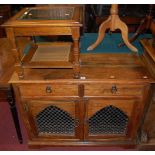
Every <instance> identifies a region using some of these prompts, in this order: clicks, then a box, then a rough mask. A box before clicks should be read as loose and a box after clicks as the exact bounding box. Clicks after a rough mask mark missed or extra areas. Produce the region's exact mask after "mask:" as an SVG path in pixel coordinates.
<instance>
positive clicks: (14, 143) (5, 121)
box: [0, 102, 123, 151]
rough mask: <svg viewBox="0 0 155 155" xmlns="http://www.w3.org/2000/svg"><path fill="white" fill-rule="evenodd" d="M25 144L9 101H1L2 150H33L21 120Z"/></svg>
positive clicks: (104, 149) (79, 148) (68, 149)
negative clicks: (17, 132)
mask: <svg viewBox="0 0 155 155" xmlns="http://www.w3.org/2000/svg"><path fill="white" fill-rule="evenodd" d="M20 125H21V131H22V135H23V144H19V142H18V138H17V135H16V130H15V127H14V123H13V119H12V116H11V112H10V109H9V105H8V103H7V102H0V151H31V150H36V149H29V148H28V146H27V134H26V130H25V128H24V125H23V123H22V121H21V120H20ZM37 150H41V151H46V150H48V151H108V150H110V151H115V150H116V151H121V150H122V151H123V149H122V148H117V147H110V148H109V147H48V148H41V149H37Z"/></svg>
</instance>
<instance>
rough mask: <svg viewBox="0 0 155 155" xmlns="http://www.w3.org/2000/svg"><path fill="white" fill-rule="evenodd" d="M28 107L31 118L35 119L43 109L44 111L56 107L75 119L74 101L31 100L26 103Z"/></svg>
mask: <svg viewBox="0 0 155 155" xmlns="http://www.w3.org/2000/svg"><path fill="white" fill-rule="evenodd" d="M28 105H29V107H30V110H31V114H32V116H33V117H36V115H37V114H38V113H40V112H41V111H42V110H43V109H45V108H46V107H48V106H51V105H52V106H56V107H58V108H60V109H63V110H64V111H66V112H68V113H69V114H71V116H72V117H74V118H75V102H74V101H62V100H56V101H38V100H31V101H30V102H28Z"/></svg>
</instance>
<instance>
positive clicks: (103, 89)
mask: <svg viewBox="0 0 155 155" xmlns="http://www.w3.org/2000/svg"><path fill="white" fill-rule="evenodd" d="M143 89H144V86H143V85H122V84H87V85H85V96H109V95H110V96H111V95H112V96H115V95H116V96H117V95H118V96H124V95H127V96H128V95H129V96H130V95H131V96H132V95H133V96H137V95H138V96H139V95H142V93H143Z"/></svg>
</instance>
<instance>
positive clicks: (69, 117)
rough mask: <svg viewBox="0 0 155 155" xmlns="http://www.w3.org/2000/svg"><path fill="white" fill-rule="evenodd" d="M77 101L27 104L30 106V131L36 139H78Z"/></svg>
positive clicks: (33, 101)
mask: <svg viewBox="0 0 155 155" xmlns="http://www.w3.org/2000/svg"><path fill="white" fill-rule="evenodd" d="M76 103H77V101H64V100H60V101H39V100H31V101H27V102H25V104H26V105H27V106H28V115H27V116H28V121H29V124H30V128H31V129H30V130H32V131H33V135H34V136H35V137H40V138H41V137H42V138H43V137H46V138H48V137H50V138H53V139H68V138H69V139H78V130H79V126H78V122H79V121H78V115H77V111H78V105H77V104H76Z"/></svg>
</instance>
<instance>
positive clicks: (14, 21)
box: [3, 6, 82, 27]
mask: <svg viewBox="0 0 155 155" xmlns="http://www.w3.org/2000/svg"><path fill="white" fill-rule="evenodd" d="M81 18H82V8H81V7H79V6H76V7H67V6H61V7H31V8H24V9H22V10H21V11H19V12H18V13H17V14H16V15H15V16H14V17H12V18H11V19H10V20H9V21H8V22H6V23H4V24H3V26H6V27H7V26H11V27H20V26H35V25H36V26H82V24H81Z"/></svg>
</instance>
